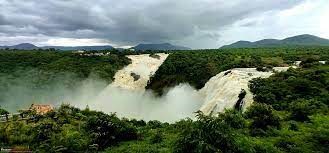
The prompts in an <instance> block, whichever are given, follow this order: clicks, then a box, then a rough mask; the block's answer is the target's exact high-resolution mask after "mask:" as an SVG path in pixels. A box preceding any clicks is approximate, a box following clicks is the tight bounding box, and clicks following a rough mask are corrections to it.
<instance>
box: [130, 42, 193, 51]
mask: <svg viewBox="0 0 329 153" xmlns="http://www.w3.org/2000/svg"><path fill="white" fill-rule="evenodd" d="M132 48H133V49H135V50H136V51H145V50H190V49H191V48H188V47H183V46H176V45H172V44H169V43H162V44H139V45H137V46H135V47H132Z"/></svg>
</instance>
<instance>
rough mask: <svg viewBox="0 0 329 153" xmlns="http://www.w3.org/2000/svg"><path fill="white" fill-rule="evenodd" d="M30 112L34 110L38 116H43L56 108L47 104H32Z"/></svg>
mask: <svg viewBox="0 0 329 153" xmlns="http://www.w3.org/2000/svg"><path fill="white" fill-rule="evenodd" d="M30 110H34V111H36V113H37V114H40V115H43V114H46V113H48V112H50V111H52V110H54V107H53V106H51V105H47V104H43V105H42V104H32V105H31V107H30Z"/></svg>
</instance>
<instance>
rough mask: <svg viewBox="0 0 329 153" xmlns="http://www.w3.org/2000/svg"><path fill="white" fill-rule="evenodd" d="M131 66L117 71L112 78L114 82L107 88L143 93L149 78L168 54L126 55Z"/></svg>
mask: <svg viewBox="0 0 329 153" xmlns="http://www.w3.org/2000/svg"><path fill="white" fill-rule="evenodd" d="M127 57H128V58H130V59H131V64H129V65H128V66H126V67H125V68H123V69H122V70H119V71H118V72H117V73H116V74H115V76H114V82H113V83H112V84H110V85H109V86H113V87H119V88H124V89H129V90H134V91H144V90H145V87H146V86H147V82H148V81H149V80H150V77H151V76H153V75H154V74H155V72H156V71H157V70H158V68H159V67H160V66H161V64H162V63H163V62H164V61H165V60H166V58H167V57H168V54H164V53H159V54H155V56H150V55H149V54H143V55H128V56H127Z"/></svg>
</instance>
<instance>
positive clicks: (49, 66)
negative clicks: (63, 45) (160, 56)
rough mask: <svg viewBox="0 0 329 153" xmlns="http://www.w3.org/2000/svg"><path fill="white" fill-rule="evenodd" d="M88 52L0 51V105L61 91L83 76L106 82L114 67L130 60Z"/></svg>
mask: <svg viewBox="0 0 329 153" xmlns="http://www.w3.org/2000/svg"><path fill="white" fill-rule="evenodd" d="M92 53H93V52H86V53H84V54H80V53H72V52H55V51H0V105H1V103H4V102H7V101H10V102H13V103H17V101H15V100H16V99H18V98H20V100H23V99H24V100H31V99H34V100H36V99H37V98H33V97H32V95H33V96H34V97H38V96H39V97H40V95H43V94H46V93H48V94H49V93H52V92H55V91H57V92H63V93H65V92H68V91H70V90H73V88H75V87H77V86H79V85H80V84H81V82H82V81H83V80H85V79H87V78H97V80H102V81H104V82H107V83H108V82H110V81H111V80H112V78H113V76H114V74H115V73H116V71H117V70H119V69H121V68H123V67H124V66H125V65H128V64H129V63H130V59H128V58H127V57H125V56H124V55H123V54H117V52H113V53H112V52H111V54H109V55H107V56H96V55H93V56H88V55H91V54H92ZM95 80H96V79H95ZM104 84H105V83H104ZM64 89H65V90H64ZM13 92H17V94H16V95H18V97H17V98H16V99H15V97H11V96H12V93H13ZM19 95H21V96H19ZM26 95H31V97H32V98H30V97H29V98H28V97H26ZM8 97H9V98H8ZM13 99H14V100H13ZM39 99H40V98H39ZM30 102H31V101H30ZM30 102H29V103H30ZM20 103H23V102H20Z"/></svg>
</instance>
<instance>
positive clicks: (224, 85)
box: [199, 67, 289, 115]
mask: <svg viewBox="0 0 329 153" xmlns="http://www.w3.org/2000/svg"><path fill="white" fill-rule="evenodd" d="M288 68H289V67H275V68H273V70H274V71H286V70H287V69H288ZM272 74H273V72H272V71H271V72H261V71H257V70H256V68H235V69H231V70H227V71H224V72H221V73H219V74H217V75H216V76H214V77H212V78H211V79H210V80H209V81H208V82H207V83H206V84H205V86H204V87H203V88H202V89H200V90H199V94H200V96H201V97H202V98H203V101H204V103H203V105H202V106H201V108H200V111H202V112H203V113H204V114H206V115H211V114H215V113H217V112H224V110H225V109H230V108H234V106H235V104H236V103H237V101H238V100H239V94H240V93H241V91H242V90H244V91H245V92H246V94H245V96H244V98H243V105H242V109H245V108H246V107H248V106H250V104H251V103H252V102H253V95H252V93H251V92H250V90H249V88H248V83H249V81H250V80H252V79H253V78H258V77H260V78H268V77H269V76H271V75H272Z"/></svg>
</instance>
